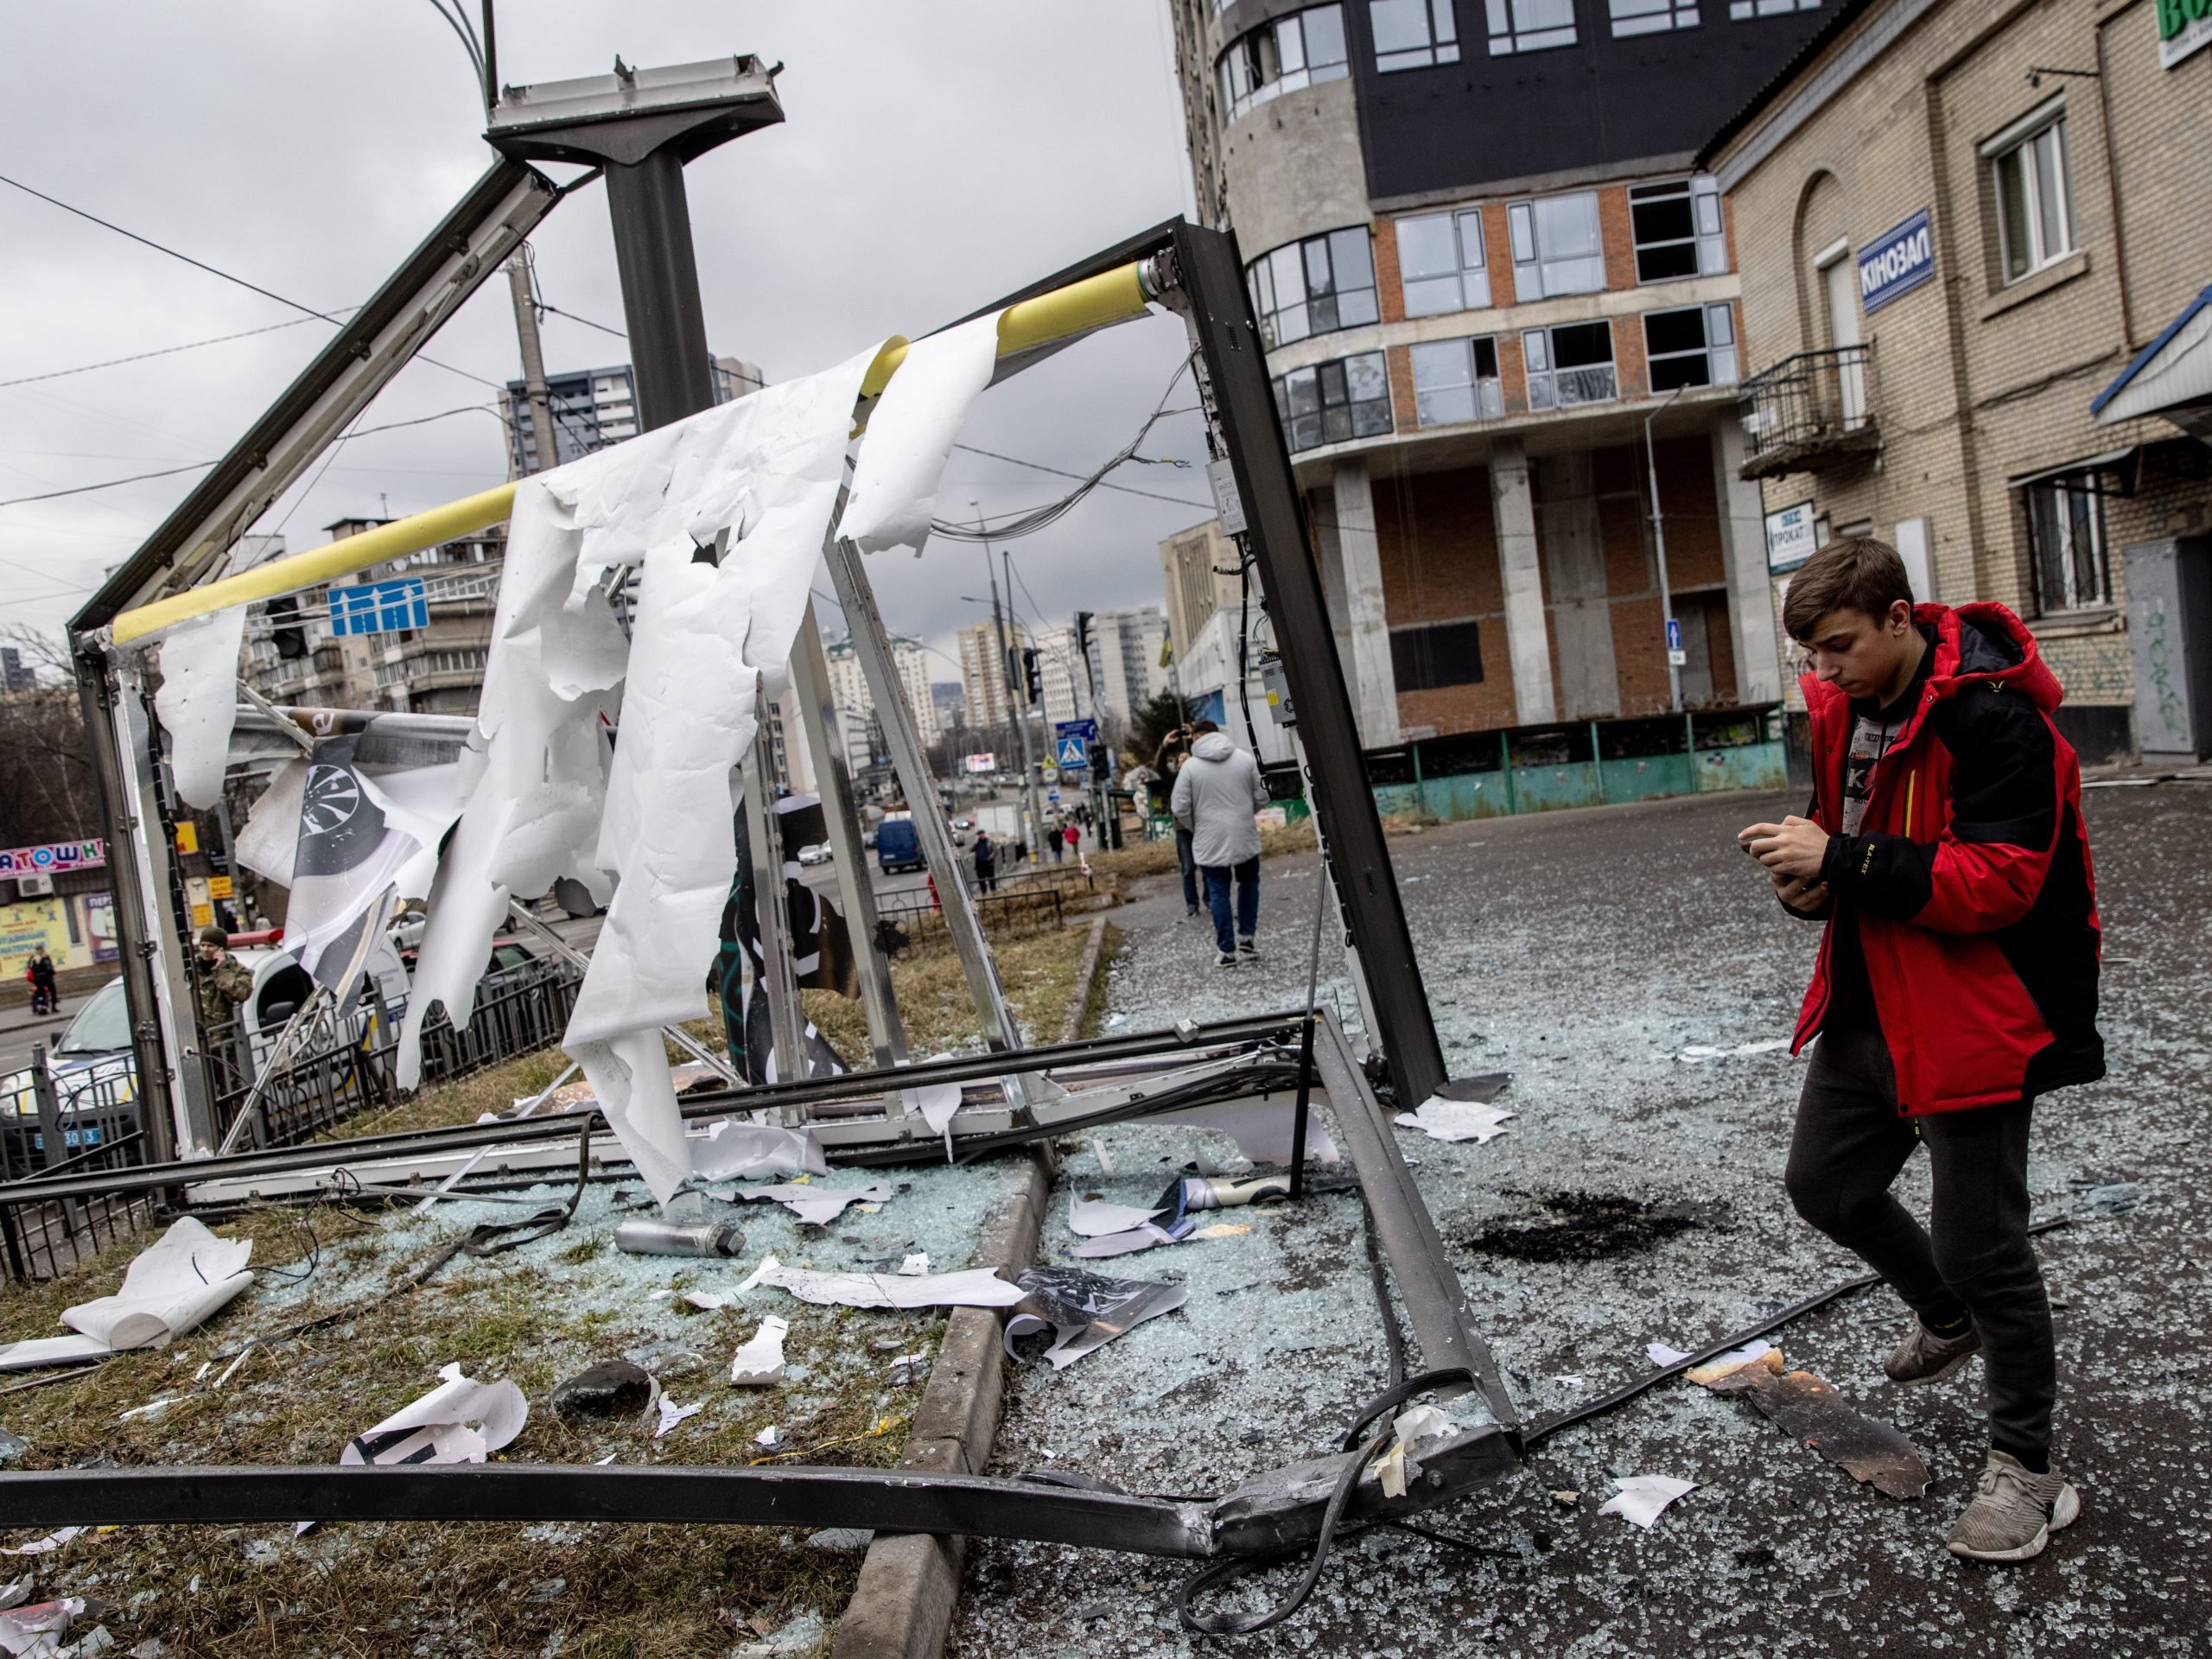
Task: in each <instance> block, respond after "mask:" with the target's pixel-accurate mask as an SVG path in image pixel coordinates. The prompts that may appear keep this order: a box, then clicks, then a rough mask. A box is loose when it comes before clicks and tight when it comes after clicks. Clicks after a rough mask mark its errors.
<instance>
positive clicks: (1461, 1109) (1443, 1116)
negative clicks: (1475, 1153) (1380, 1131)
mask: <svg viewBox="0 0 2212 1659" xmlns="http://www.w3.org/2000/svg"><path fill="white" fill-rule="evenodd" d="M1511 1116H1513V1114H1512V1113H1511V1112H1510V1111H1508V1110H1507V1109H1505V1108H1504V1107H1503V1106H1493V1105H1491V1104H1490V1103H1488V1102H1486V1101H1476V1100H1446V1099H1445V1098H1444V1096H1441V1095H1431V1096H1429V1097H1428V1098H1427V1100H1425V1101H1423V1102H1422V1103H1421V1109H1420V1110H1419V1111H1414V1112H1400V1113H1399V1114H1398V1116H1397V1117H1396V1119H1395V1122H1397V1123H1398V1124H1399V1125H1400V1126H1401V1127H1402V1128H1409V1129H1419V1130H1420V1131H1421V1133H1422V1134H1423V1135H1427V1136H1428V1138H1429V1139H1430V1140H1432V1141H1473V1142H1474V1143H1475V1144H1476V1145H1478V1146H1480V1145H1482V1144H1484V1142H1485V1141H1495V1140H1496V1139H1497V1137H1498V1136H1499V1135H1503V1134H1504V1133H1505V1120H1506V1119H1507V1118H1509V1117H1511Z"/></svg>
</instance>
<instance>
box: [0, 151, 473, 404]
mask: <svg viewBox="0 0 2212 1659" xmlns="http://www.w3.org/2000/svg"><path fill="white" fill-rule="evenodd" d="M0 184H7V185H13V186H14V187H15V188H16V189H18V190H20V191H22V193H23V194H25V195H27V196H36V197H37V198H38V199H39V200H41V201H43V202H46V203H48V204H49V205H51V206H53V207H59V208H60V209H61V211H62V212H63V213H74V214H75V215H76V216H77V217H78V218H79V219H86V220H89V221H90V222H91V223H92V224H94V225H97V226H99V227H100V228H101V229H102V230H104V231H113V232H115V233H116V234H117V235H118V236H120V237H126V238H129V239H130V240H131V241H133V242H136V243H137V244H138V245H140V246H141V247H148V248H151V249H153V251H155V252H156V253H165V254H167V255H168V257H170V258H172V259H181V260H182V261H183V262H184V263H185V264H188V265H190V266H192V267H193V268H194V270H204V271H206V272H207V274H208V275H209V276H210V277H221V278H222V279H223V280H224V281H225V282H226V283H236V284H237V285H238V287H240V288H243V289H246V290H247V291H248V292H250V293H254V294H258V295H260V296H262V297H263V298H264V299H268V300H274V301H276V302H277V304H279V305H282V306H289V308H291V309H293V310H295V311H301V312H304V313H306V314H307V315H308V316H310V317H320V318H321V320H322V321H325V322H327V323H331V324H333V325H334V326H337V327H344V326H345V324H344V321H343V319H341V318H339V317H334V316H333V315H330V313H328V312H327V311H318V310H316V309H315V308H314V307H313V306H311V305H302V304H301V303H300V302H299V301H297V300H289V299H286V298H285V297H284V296H283V295H282V294H279V293H277V292H276V291H275V290H273V289H266V288H264V287H262V285H261V284H260V283H250V282H248V281H246V279H245V277H234V276H232V274H231V273H230V272H229V271H227V270H219V269H217V268H216V267H215V266H213V265H211V264H208V263H207V261H206V260H204V259H195V258H194V257H192V256H191V255H190V254H188V253H179V252H178V251H176V250H175V248H172V247H168V246H167V245H164V244H162V243H160V242H156V241H155V240H154V239H153V238H151V237H149V236H141V235H139V234H138V232H136V231H126V230H124V228H123V226H120V225H118V224H116V223H114V222H113V221H112V220H110V219H102V218H101V217H100V216H99V214H98V213H86V211H85V210H84V209H83V208H82V207H71V206H70V205H69V204H68V203H67V202H66V201H64V200H61V198H60V197H59V196H49V195H48V194H46V192H45V191H43V190H34V189H33V188H31V187H30V186H29V185H28V184H25V183H24V182H23V181H22V180H20V179H11V178H10V177H9V176H8V175H6V174H4V173H0ZM346 309H351V308H350V307H347V308H346ZM416 357H418V358H421V359H422V360H423V362H425V363H428V364H429V365H430V366H431V367H433V368H438V369H443V370H445V371H446V372H447V373H448V374H457V375H460V376H461V378H463V379H465V380H474V381H475V382H476V383H477V385H483V386H489V387H491V388H492V389H493V391H500V392H504V391H505V390H506V388H505V386H504V385H500V383H499V382H498V381H497V380H486V378H484V377H483V376H482V375H480V374H472V373H470V372H468V371H467V369H461V368H455V367H454V365H452V364H450V363H442V362H440V361H439V360H438V359H436V358H435V357H429V356H425V355H424V354H423V353H420V352H418V353H416Z"/></svg>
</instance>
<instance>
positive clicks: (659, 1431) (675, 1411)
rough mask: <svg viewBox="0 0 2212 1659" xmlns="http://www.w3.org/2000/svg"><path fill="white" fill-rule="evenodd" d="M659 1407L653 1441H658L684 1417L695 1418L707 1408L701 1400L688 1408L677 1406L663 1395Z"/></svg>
mask: <svg viewBox="0 0 2212 1659" xmlns="http://www.w3.org/2000/svg"><path fill="white" fill-rule="evenodd" d="M659 1405H660V1423H659V1425H658V1427H656V1428H655V1429H654V1430H653V1439H655V1440H658V1439H660V1437H661V1436H662V1435H664V1434H665V1433H668V1431H669V1430H670V1429H671V1428H674V1427H676V1426H677V1424H678V1423H680V1422H682V1421H683V1420H684V1419H685V1418H686V1417H696V1416H697V1415H698V1414H700V1413H701V1412H702V1411H704V1410H705V1409H706V1408H707V1402H705V1401H703V1400H700V1401H696V1402H693V1403H692V1404H690V1405H688V1406H679V1405H677V1403H676V1402H674V1401H673V1400H671V1399H670V1398H669V1397H668V1396H667V1395H661V1397H660V1401H659Z"/></svg>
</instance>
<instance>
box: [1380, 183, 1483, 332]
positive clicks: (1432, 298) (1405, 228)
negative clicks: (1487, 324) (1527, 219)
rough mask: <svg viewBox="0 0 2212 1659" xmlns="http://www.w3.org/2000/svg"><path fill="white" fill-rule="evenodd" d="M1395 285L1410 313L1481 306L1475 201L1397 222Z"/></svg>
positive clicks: (1480, 255)
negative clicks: (1472, 204)
mask: <svg viewBox="0 0 2212 1659" xmlns="http://www.w3.org/2000/svg"><path fill="white" fill-rule="evenodd" d="M1397 229H1398V286H1399V288H1400V289H1401V290H1402V292H1403V293H1404V295H1405V298H1406V315H1408V316H1409V317H1434V316H1441V315H1444V314H1445V313H1446V312H1447V311H1479V310H1481V309H1482V308H1484V306H1487V305H1488V304H1489V303H1490V270H1489V269H1488V266H1487V265H1486V264H1485V262H1484V254H1483V213H1482V209H1481V208H1479V207H1468V208H1464V209H1462V210H1461V211H1460V212H1459V213H1421V214H1419V215H1416V216H1415V217H1413V218H1410V219H1400V220H1398V222H1397Z"/></svg>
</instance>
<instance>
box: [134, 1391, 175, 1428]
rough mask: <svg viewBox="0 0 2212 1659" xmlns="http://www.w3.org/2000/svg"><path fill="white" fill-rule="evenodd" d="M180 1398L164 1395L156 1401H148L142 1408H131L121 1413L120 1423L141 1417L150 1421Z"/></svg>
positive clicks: (173, 1395)
mask: <svg viewBox="0 0 2212 1659" xmlns="http://www.w3.org/2000/svg"><path fill="white" fill-rule="evenodd" d="M182 1397H183V1396H182V1395H175V1394H165V1395H162V1397H161V1398H160V1399H158V1400H149V1401H148V1402H146V1403H145V1404H144V1405H143V1406H133V1407H131V1408H130V1410H128V1411H125V1412H123V1413H121V1414H120V1418H121V1421H124V1422H126V1423H127V1422H129V1421H130V1420H131V1419H132V1418H134V1417H143V1418H145V1419H147V1420H148V1421H154V1420H155V1419H156V1418H158V1417H160V1416H161V1414H162V1413H163V1412H165V1411H167V1410H168V1408H170V1407H171V1406H173V1405H175V1403H176V1402H178V1401H179V1400H180V1399H181V1398H182Z"/></svg>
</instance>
